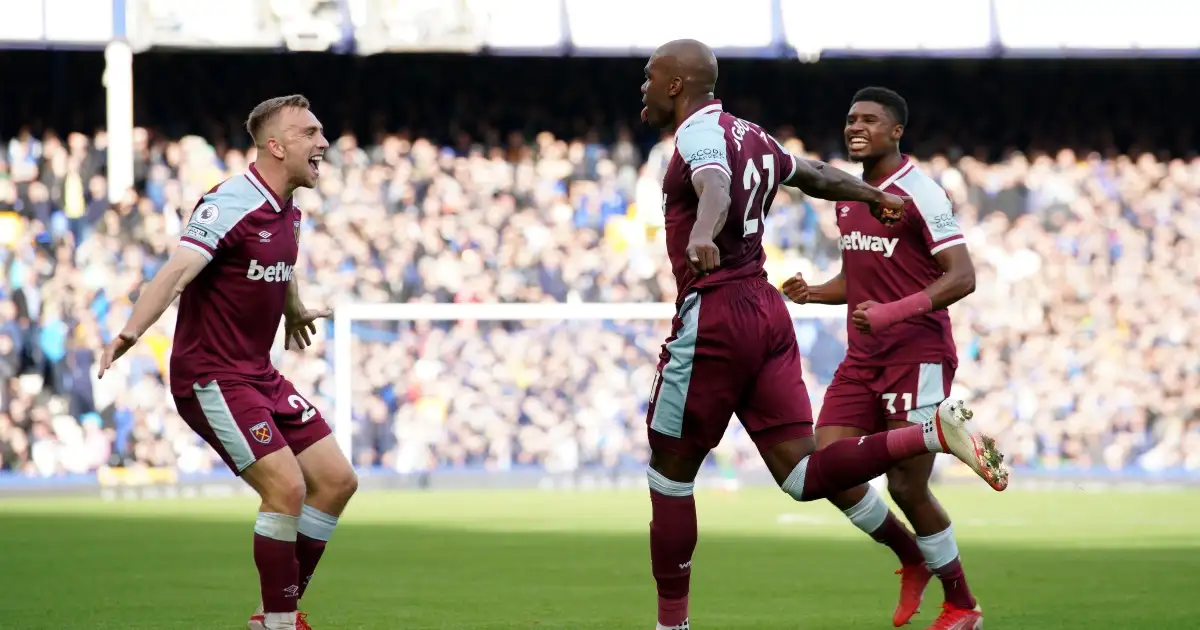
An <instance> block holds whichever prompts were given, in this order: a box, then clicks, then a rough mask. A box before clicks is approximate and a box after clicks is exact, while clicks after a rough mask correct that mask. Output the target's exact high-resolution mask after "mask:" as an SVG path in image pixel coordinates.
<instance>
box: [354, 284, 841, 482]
mask: <svg viewBox="0 0 1200 630" xmlns="http://www.w3.org/2000/svg"><path fill="white" fill-rule="evenodd" d="M789 308H790V310H791V313H792V317H793V319H794V322H795V327H796V332H797V338H798V340H799V343H800V349H801V353H802V354H803V355H804V357H805V364H804V368H805V371H806V377H805V378H806V382H807V383H808V384H809V388H810V395H811V396H812V397H813V398H814V399H815V400H814V403H815V402H818V401H819V396H820V393H821V391H823V389H824V384H825V383H827V382H828V380H829V378H831V377H832V374H833V370H834V369H835V368H836V367H837V364H838V362H839V361H840V360H841V359H842V357H843V356H844V354H845V341H844V340H845V331H844V328H845V308H844V307H837V306H822V305H807V306H803V307H801V306H797V305H795V304H789ZM674 314H675V306H674V304H669V303H507V304H478V303H462V304H434V303H404V304H347V305H342V306H340V307H339V308H337V310H336V316H335V320H334V340H333V341H334V373H335V376H334V378H335V401H334V431H335V435H336V438H337V441H338V444H339V445H340V446H341V448H342V450H343V451H344V452H345V453H346V454H347V455H348V456H349V457H351V458H352V461H354V462H355V464H356V465H359V466H380V467H383V468H386V469H390V470H394V471H397V472H420V471H430V470H433V469H438V468H456V467H460V466H461V467H476V468H484V469H487V470H506V469H512V468H517V467H528V468H535V469H543V470H547V471H552V472H553V471H559V472H566V471H569V470H573V469H577V468H583V467H588V466H592V467H595V466H600V467H606V468H613V467H619V466H622V465H627V464H633V463H637V462H644V461H645V456H646V455H647V451H646V446H645V444H644V442H645V424H644V423H645V420H644V418H645V407H646V403H647V399H648V397H649V393H650V388H651V385H652V382H653V380H654V373H655V368H656V366H657V363H658V356H659V352H660V350H661V346H662V343H663V341H664V340H665V338H666V336H667V335H668V334H669V332H670V322H671V318H672V317H673V316H674ZM736 424H737V423H736V422H734V423H731V426H735V425H736ZM733 430H734V431H736V430H737V428H736V426H735V428H734V429H733ZM735 437H736V436H735ZM729 441H730V442H731V443H733V442H736V440H729ZM745 443H746V444H749V441H748V440H745ZM722 446H723V447H724V446H725V444H724V443H723V444H722ZM730 448H734V449H735V450H736V444H731V447H730ZM751 450H752V446H751ZM736 455H737V454H736V453H735V454H734V456H735V457H736Z"/></svg>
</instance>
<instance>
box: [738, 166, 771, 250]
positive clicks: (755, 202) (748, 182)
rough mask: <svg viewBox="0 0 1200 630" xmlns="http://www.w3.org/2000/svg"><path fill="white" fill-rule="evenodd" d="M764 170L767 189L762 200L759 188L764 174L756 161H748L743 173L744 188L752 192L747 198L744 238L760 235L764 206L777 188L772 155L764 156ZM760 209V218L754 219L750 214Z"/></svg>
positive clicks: (744, 215) (743, 223) (743, 217)
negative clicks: (755, 209) (759, 229)
mask: <svg viewBox="0 0 1200 630" xmlns="http://www.w3.org/2000/svg"><path fill="white" fill-rule="evenodd" d="M760 159H761V160H762V169H763V170H764V171H766V173H767V188H766V189H765V190H764V191H763V196H762V199H759V198H758V188H759V186H761V185H762V183H763V181H762V174H761V173H760V172H759V171H758V166H757V165H755V164H754V159H753V158H752V159H749V160H746V168H745V170H743V171H742V188H743V189H744V190H748V191H750V194H749V196H747V198H746V212H745V214H743V215H742V227H743V229H742V236H750V235H752V234H758V228H759V225H760V224H761V223H762V221H761V220H760V219H761V217H762V216H763V206H765V205H766V203H767V196H768V195H770V194H771V190H772V189H773V188H775V156H774V155H771V154H770V153H768V154H766V155H764V156H762V157H761V158H760ZM756 206H757V207H758V216H756V217H754V218H753V219H752V218H750V214H751V213H752V212H754V208H755V207H756Z"/></svg>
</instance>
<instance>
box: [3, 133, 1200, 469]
mask: <svg viewBox="0 0 1200 630" xmlns="http://www.w3.org/2000/svg"><path fill="white" fill-rule="evenodd" d="M332 143H333V146H332V147H331V149H330V151H329V152H328V153H327V156H326V159H327V163H326V164H325V165H324V166H323V173H322V177H321V182H320V185H319V188H318V189H317V190H314V191H300V192H298V193H297V202H298V204H299V206H300V207H301V209H302V210H303V211H304V213H305V217H306V220H305V223H304V225H303V227H302V235H301V244H302V245H301V255H300V256H301V259H300V261H299V263H298V264H297V267H296V273H297V274H298V276H299V278H300V280H301V292H302V295H303V296H304V298H305V301H306V302H307V303H309V304H310V305H318V304H321V305H330V306H336V305H337V304H339V303H343V302H346V301H364V302H408V301H438V302H490V301H524V302H540V301H559V302H563V301H565V302H590V301H671V300H673V299H674V294H673V293H674V284H673V282H672V281H671V278H670V271H669V267H668V265H667V264H666V255H665V249H664V247H663V244H662V234H661V229H660V227H661V222H662V221H661V220H662V216H661V197H660V192H659V178H660V177H661V174H662V172H663V170H664V167H665V163H666V161H667V160H668V159H669V157H670V154H671V152H672V150H673V148H672V145H671V140H670V139H669V138H667V139H664V140H663V141H662V142H660V143H659V144H657V145H656V146H654V147H653V148H652V149H651V150H649V151H648V152H644V151H642V150H641V149H640V148H639V147H638V145H636V144H635V143H634V142H633V141H632V139H631V138H630V137H629V135H628V134H619V137H618V140H617V141H616V142H615V144H612V145H607V146H606V145H602V144H600V143H598V142H595V141H583V140H580V141H564V140H562V139H559V138H555V137H553V136H552V135H550V134H549V133H548V132H543V133H541V134H538V135H535V136H532V137H528V138H516V137H514V138H510V139H509V141H508V142H503V143H496V144H493V145H491V146H479V145H469V148H466V149H465V150H464V149H462V148H460V149H458V150H452V149H449V148H444V147H439V146H436V145H434V144H433V143H431V142H429V141H427V140H424V139H408V138H405V137H402V136H388V137H386V138H384V139H382V141H381V142H379V143H378V145H376V146H365V145H360V144H359V142H358V141H357V140H356V139H355V137H354V136H352V135H348V134H347V135H342V136H341V137H338V138H335V139H332ZM105 144H106V139H105V137H104V135H103V134H102V133H101V134H97V135H95V136H93V137H88V136H84V135H81V134H77V133H73V134H70V135H67V136H66V137H65V138H60V137H57V136H55V135H53V134H47V135H44V136H40V137H39V136H34V135H31V134H29V133H27V132H25V133H21V134H19V135H17V136H16V137H13V138H12V139H11V140H9V141H8V142H7V143H6V146H4V147H3V148H4V150H3V153H2V155H0V241H2V242H3V243H4V247H3V248H0V271H2V272H3V273H0V470H3V471H12V472H15V473H17V474H19V475H27V476H54V475H64V474H72V473H86V472H89V471H93V470H96V469H97V468H99V467H103V466H118V465H124V466H165V467H174V468H177V469H178V470H179V471H181V472H185V473H191V472H204V471H208V470H212V469H214V468H220V462H219V460H217V458H216V457H215V455H213V454H212V453H211V452H210V450H209V449H208V447H207V446H206V445H204V443H203V442H202V441H200V440H199V438H197V437H196V436H194V435H193V434H192V433H191V432H190V431H189V430H188V429H187V427H186V426H185V425H184V424H183V423H182V422H181V421H180V420H179V419H178V418H177V417H176V415H175V413H174V411H173V409H172V405H173V403H172V400H171V397H170V395H169V394H168V391H167V389H166V387H165V386H164V380H163V375H164V373H165V370H166V363H167V354H168V352H169V349H170V344H171V325H172V321H173V319H174V316H173V310H172V311H169V312H168V314H167V315H165V316H164V318H163V319H162V320H161V322H160V324H159V325H158V326H156V327H155V328H154V329H152V330H151V331H150V332H148V333H147V334H146V336H145V337H143V339H142V341H141V342H140V343H139V344H138V346H137V347H136V348H135V349H134V351H132V352H131V353H130V354H129V355H128V356H127V357H126V358H125V359H123V360H122V361H121V362H118V364H117V365H116V366H115V371H114V372H113V373H111V375H109V376H106V377H105V379H104V380H102V381H98V380H96V378H95V371H96V370H95V361H96V358H97V351H98V349H100V348H101V346H102V343H103V342H104V341H105V340H107V339H108V338H109V335H112V334H115V332H116V331H118V330H119V328H120V326H122V325H123V323H124V322H125V320H126V318H127V316H128V309H129V306H130V304H131V301H132V300H133V299H134V298H136V296H137V294H138V290H139V287H140V285H141V284H142V282H143V281H144V280H145V279H146V278H148V277H149V276H151V275H152V274H153V273H154V272H155V270H156V269H157V268H158V267H159V266H160V265H161V264H162V263H163V261H164V260H165V257H166V256H167V255H169V253H170V252H171V250H172V248H173V246H174V243H175V241H176V239H177V237H178V235H179V232H180V228H181V226H182V225H184V224H185V223H186V221H187V219H188V214H189V212H190V210H191V208H192V205H193V203H194V202H195V200H196V199H197V198H198V197H199V196H200V194H201V193H203V192H204V191H205V190H207V189H208V188H210V187H211V186H213V185H214V184H216V183H217V182H219V181H220V180H222V179H223V178H225V177H227V176H229V175H230V174H232V173H239V172H241V171H243V170H244V169H245V168H246V165H247V163H248V160H251V159H253V154H252V153H251V154H249V155H247V154H244V153H242V152H240V151H238V150H235V149H226V148H224V147H223V146H222V145H220V144H219V143H218V144H217V146H214V145H213V144H210V143H209V142H208V141H206V140H204V139H202V138H200V137H196V136H188V137H184V138H179V139H173V138H165V137H160V136H158V135H157V134H155V133H153V132H151V131H147V130H144V129H138V130H137V131H136V132H135V154H136V167H135V177H136V180H137V181H136V186H135V190H131V191H129V192H128V193H126V194H125V195H123V196H122V197H121V199H120V201H119V202H117V203H116V204H109V203H108V201H107V199H106V195H107V182H106V180H105V176H104V173H105V165H104V162H105V153H104V147H105ZM786 144H787V145H788V146H789V148H790V149H792V150H793V151H794V152H804V148H803V146H802V145H801V144H800V142H799V141H798V140H796V139H790V140H787V142H786ZM835 164H837V165H839V166H841V167H844V168H847V169H853V168H854V167H853V166H852V165H849V164H846V163H843V162H839V161H836V160H835ZM923 167H924V168H926V169H927V170H928V171H929V172H931V173H932V174H933V175H934V176H935V177H936V178H937V179H938V181H940V182H941V183H942V185H943V186H944V187H945V188H946V189H947V190H948V191H949V193H950V195H951V196H952V198H953V199H954V200H955V202H956V204H957V212H958V218H959V221H960V224H961V225H962V227H963V229H964V231H965V233H966V235H967V238H968V241H969V245H970V247H971V250H972V253H973V255H974V258H975V262H976V266H977V269H978V283H977V286H978V289H977V291H976V293H975V294H973V295H971V296H970V297H969V298H967V299H966V300H965V301H964V302H963V303H962V304H960V305H956V306H955V307H954V308H953V310H952V314H953V317H954V321H955V335H956V339H957V341H958V345H959V350H960V355H961V365H960V370H959V374H958V378H957V380H956V388H957V389H959V390H961V392H962V393H963V394H964V395H965V396H966V397H968V398H969V399H970V400H972V401H973V405H974V407H975V409H976V418H978V419H979V420H980V421H981V422H983V423H985V424H986V425H987V426H989V427H990V428H991V430H993V431H996V432H997V433H998V435H999V437H1000V439H1001V441H1002V442H1003V443H1004V446H1005V447H1006V449H1007V450H1009V451H1010V452H1011V453H1012V458H1013V459H1014V460H1016V463H1018V464H1024V465H1029V466H1037V467H1044V468H1050V467H1060V466H1080V467H1090V468H1095V467H1100V468H1105V469H1112V470H1122V469H1130V468H1132V469H1141V470H1146V471H1150V472H1154V471H1161V470H1178V469H1187V470H1191V471H1196V470H1200V415H1198V414H1197V409H1200V318H1198V317H1197V316H1198V315H1200V293H1198V292H1197V291H1196V290H1195V287H1196V286H1197V280H1200V253H1198V251H1197V245H1196V243H1197V242H1200V159H1197V160H1192V161H1190V162H1188V161H1179V160H1176V161H1171V162H1163V161H1160V160H1158V159H1156V158H1154V157H1153V156H1151V155H1141V156H1133V157H1124V156H1112V157H1108V158H1101V157H1099V156H1096V155H1075V154H1074V153H1072V152H1071V151H1069V150H1063V151H1061V152H1059V153H1058V154H1056V155H1030V156H1025V155H1021V154H1019V153H1013V154H1010V155H1009V156H1008V157H1007V158H1006V159H1004V160H1002V161H996V162H994V163H984V162H980V161H977V160H976V159H974V158H971V157H964V158H961V159H958V160H956V161H950V160H948V159H947V158H945V157H940V156H939V157H933V158H932V159H931V160H929V161H927V162H925V163H923ZM767 223H768V227H767V230H766V233H767V240H768V244H769V248H770V252H769V254H770V261H771V262H770V266H769V272H770V273H771V277H772V279H773V280H774V281H775V282H776V283H777V284H778V283H779V282H781V281H782V280H783V279H784V278H785V277H786V276H787V275H789V274H791V273H794V272H796V271H802V272H803V273H804V274H805V276H806V277H807V278H808V279H809V280H810V282H816V281H820V280H822V279H824V278H826V277H829V276H831V275H832V274H833V273H834V272H836V270H837V267H838V264H839V252H838V250H837V245H836V241H835V236H836V227H835V225H834V222H833V213H832V206H831V205H830V204H828V203H825V202H819V201H814V200H811V199H806V198H803V197H802V196H801V195H799V194H798V192H797V191H794V190H785V191H784V192H783V193H781V194H780V195H779V197H778V198H777V200H776V202H775V206H774V208H773V210H772V212H771V215H770V217H769V219H768V221H767ZM173 308H174V307H172V309H173ZM841 326H842V324H841V323H839V322H833V321H825V322H820V321H813V320H798V321H797V330H798V332H799V334H800V339H801V347H802V350H803V352H804V354H805V357H806V359H805V369H806V371H807V375H808V377H807V378H808V381H809V385H810V390H811V394H812V396H813V398H814V402H815V403H816V404H817V405H818V406H819V403H820V397H821V395H822V393H823V389H824V384H825V383H827V382H828V381H829V378H830V377H831V376H832V373H833V369H834V368H835V367H836V365H837V362H838V361H839V360H840V358H841V354H842V353H843V352H844V345H843V344H844V341H843V340H844V333H843V331H842V329H841ZM331 328H332V326H328V325H327V326H326V327H325V330H324V333H325V334H323V335H322V340H321V341H320V342H318V343H317V344H316V345H315V346H314V347H312V348H310V349H309V350H308V351H307V352H306V353H304V354H298V353H283V352H282V350H279V351H277V354H276V357H275V358H276V362H277V365H279V366H280V367H281V369H282V370H283V371H284V373H285V374H287V375H288V376H289V377H290V378H291V379H292V380H293V381H294V382H295V383H296V385H297V387H298V388H299V390H300V391H301V392H306V393H307V394H308V395H309V397H310V399H311V400H312V401H313V402H314V403H315V404H317V405H318V406H319V407H320V408H321V409H323V410H324V411H325V413H326V415H327V417H329V418H331V419H332V416H333V393H334V392H333V382H334V380H333V371H334V366H333V365H332V343H331V342H330V341H329V339H328V333H329V332H330V329H331ZM664 332H665V323H663V324H658V325H652V324H639V325H633V324H617V323H610V324H603V325H602V324H597V323H590V324H588V323H579V322H575V323H571V322H567V323H561V324H547V325H535V324H528V325H521V324H518V323H505V324H485V323H472V322H442V323H422V324H411V323H402V324H388V323H378V322H359V323H357V324H356V326H355V344H354V349H353V356H354V365H352V366H349V367H347V366H338V369H343V370H345V369H349V370H352V372H353V386H354V390H355V395H354V397H353V409H354V415H355V427H354V431H355V436H354V446H355V449H354V451H355V452H354V457H355V460H356V462H357V463H359V464H363V465H380V466H384V467H387V468H390V469H395V470H401V471H412V470H423V469H428V468H431V467H435V466H486V467H490V468H496V469H503V468H507V467H511V466H519V465H526V464H538V465H544V466H546V467H547V468H549V469H552V470H571V469H573V468H575V467H578V466H590V465H601V466H616V465H621V464H627V463H633V462H639V461H644V457H645V454H646V449H645V447H644V440H645V438H644V424H643V422H644V421H643V415H644V406H645V399H646V394H647V393H648V390H649V387H650V384H651V380H652V376H653V366H654V363H655V361H654V359H655V356H656V355H657V353H658V351H659V344H660V343H661V341H662V337H663V335H664ZM731 438H732V439H731V441H730V443H729V445H728V447H727V448H728V449H729V452H730V453H731V454H732V456H733V459H734V460H735V461H747V460H752V459H753V458H752V457H751V455H752V452H753V447H752V445H751V444H750V443H749V441H748V440H747V439H745V436H742V435H740V434H739V432H738V431H736V430H733V431H731Z"/></svg>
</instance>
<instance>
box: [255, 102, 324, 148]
mask: <svg viewBox="0 0 1200 630" xmlns="http://www.w3.org/2000/svg"><path fill="white" fill-rule="evenodd" d="M289 107H295V108H298V109H308V108H309V103H308V99H307V98H304V96H302V95H300V94H291V95H289V96H276V97H275V98H271V99H267V100H265V101H263V102H261V103H259V104H258V105H257V106H255V108H254V109H253V110H252V111H251V112H250V117H249V118H247V119H246V131H247V132H249V133H250V137H251V138H253V139H254V146H257V147H261V146H263V142H265V139H263V138H260V137H259V136H260V135H261V134H262V130H263V128H264V127H266V126H267V123H269V122H271V119H272V118H274V117H275V115H276V114H278V113H279V112H280V111H282V110H284V109H287V108H289Z"/></svg>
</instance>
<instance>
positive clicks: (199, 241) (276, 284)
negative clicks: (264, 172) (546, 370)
mask: <svg viewBox="0 0 1200 630" xmlns="http://www.w3.org/2000/svg"><path fill="white" fill-rule="evenodd" d="M300 218H301V217H300V211H299V210H297V209H296V208H295V207H293V205H292V201H291V199H288V200H287V201H283V200H281V199H279V197H278V196H277V195H276V194H275V193H274V192H273V191H272V190H271V189H270V188H269V187H268V186H267V185H266V183H265V182H264V181H263V179H262V177H261V176H260V175H259V174H258V171H257V170H256V169H255V168H254V166H251V167H250V172H248V173H246V174H245V175H240V176H237V177H232V178H230V179H227V180H225V181H224V182H222V183H221V184H220V185H218V186H217V187H216V188H213V189H212V190H211V191H209V192H208V194H206V195H204V197H203V198H201V199H200V202H199V203H198V204H196V208H195V209H194V210H193V211H192V216H191V219H190V220H189V221H188V224H187V227H186V228H184V230H183V235H182V236H181V237H180V238H179V245H180V247H187V248H190V249H193V250H196V251H198V252H200V253H201V254H203V255H204V257H205V258H208V260H209V263H208V266H206V267H205V268H204V270H203V271H201V272H200V274H199V275H197V276H196V278H195V279H193V280H192V282H191V283H190V284H188V286H187V287H186V288H185V289H184V290H183V295H181V296H180V298H179V316H178V319H177V321H176V323H175V342H174V346H173V347H172V349H171V366H170V377H171V392H172V393H173V394H175V395H176V396H191V395H192V385H193V384H194V383H196V382H197V381H204V382H203V383H201V385H204V384H206V383H207V382H208V381H209V380H211V379H214V378H221V379H237V380H243V381H263V382H265V381H270V380H271V379H273V378H275V377H276V376H277V374H278V372H277V371H276V369H275V367H274V366H273V365H272V364H271V357H270V353H271V345H272V344H273V343H274V340H275V333H276V332H277V331H278V330H279V322H280V319H281V318H282V317H283V308H284V304H285V303H286V301H287V291H288V283H289V281H290V280H291V279H292V268H293V266H294V265H295V264H296V254H297V251H298V240H299V233H300Z"/></svg>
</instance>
